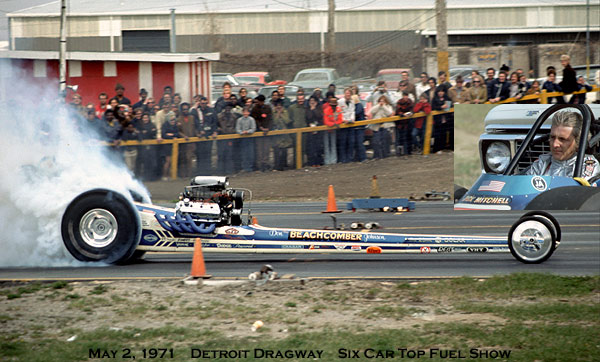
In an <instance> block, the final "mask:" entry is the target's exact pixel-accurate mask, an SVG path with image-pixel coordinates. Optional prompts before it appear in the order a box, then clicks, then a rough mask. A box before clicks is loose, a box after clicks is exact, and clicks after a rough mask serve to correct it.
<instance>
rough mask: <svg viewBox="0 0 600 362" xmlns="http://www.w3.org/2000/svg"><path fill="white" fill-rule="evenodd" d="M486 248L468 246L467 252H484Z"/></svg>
mask: <svg viewBox="0 0 600 362" xmlns="http://www.w3.org/2000/svg"><path fill="white" fill-rule="evenodd" d="M487 250H488V248H484V247H469V248H467V251H468V252H469V253H485V252H486V251H487Z"/></svg>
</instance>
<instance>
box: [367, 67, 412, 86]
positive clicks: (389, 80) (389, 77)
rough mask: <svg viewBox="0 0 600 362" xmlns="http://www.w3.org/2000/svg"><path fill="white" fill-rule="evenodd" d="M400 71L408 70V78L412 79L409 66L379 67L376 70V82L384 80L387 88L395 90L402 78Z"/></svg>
mask: <svg viewBox="0 0 600 362" xmlns="http://www.w3.org/2000/svg"><path fill="white" fill-rule="evenodd" d="M402 72H408V79H409V80H411V81H412V79H413V72H412V69H410V68H390V69H381V70H380V71H378V72H377V77H376V78H377V82H379V81H384V82H385V86H386V87H387V89H388V90H396V89H398V87H399V86H400V81H401V80H402Z"/></svg>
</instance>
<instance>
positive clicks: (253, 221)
mask: <svg viewBox="0 0 600 362" xmlns="http://www.w3.org/2000/svg"><path fill="white" fill-rule="evenodd" d="M252 225H258V220H257V219H256V216H253V217H252Z"/></svg>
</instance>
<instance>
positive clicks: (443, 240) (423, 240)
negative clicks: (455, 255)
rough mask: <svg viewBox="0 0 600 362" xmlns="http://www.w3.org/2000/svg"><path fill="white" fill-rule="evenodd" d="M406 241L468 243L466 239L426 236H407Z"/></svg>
mask: <svg viewBox="0 0 600 362" xmlns="http://www.w3.org/2000/svg"><path fill="white" fill-rule="evenodd" d="M406 241H410V242H413V243H436V244H464V243H466V240H465V239H459V238H458V239H453V238H450V239H444V238H442V237H439V236H438V237H436V238H434V239H424V238H406Z"/></svg>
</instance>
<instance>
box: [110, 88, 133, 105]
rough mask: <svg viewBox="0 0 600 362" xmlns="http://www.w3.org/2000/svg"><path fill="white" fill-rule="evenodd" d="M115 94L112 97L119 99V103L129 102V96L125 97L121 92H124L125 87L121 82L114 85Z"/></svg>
mask: <svg viewBox="0 0 600 362" xmlns="http://www.w3.org/2000/svg"><path fill="white" fill-rule="evenodd" d="M115 93H116V95H115V96H114V97H113V98H116V99H117V101H119V104H129V105H130V104H131V101H130V100H129V98H127V97H125V96H124V95H123V94H124V93H125V87H123V85H122V84H121V83H117V85H116V86H115Z"/></svg>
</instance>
